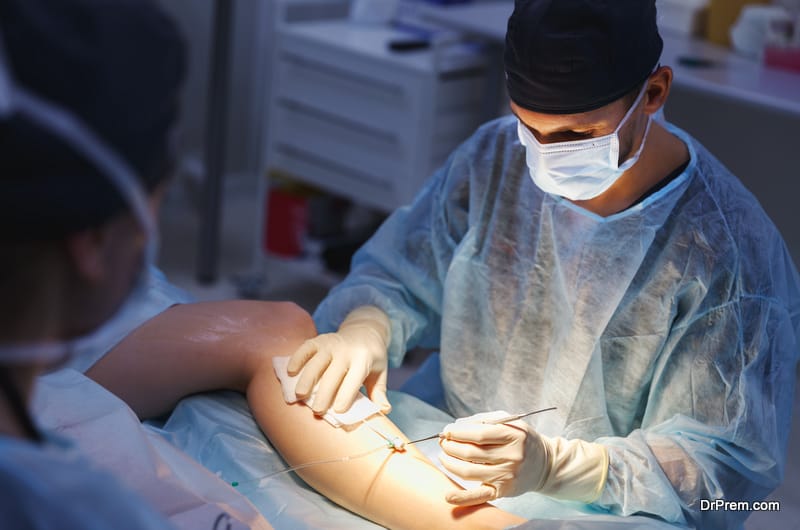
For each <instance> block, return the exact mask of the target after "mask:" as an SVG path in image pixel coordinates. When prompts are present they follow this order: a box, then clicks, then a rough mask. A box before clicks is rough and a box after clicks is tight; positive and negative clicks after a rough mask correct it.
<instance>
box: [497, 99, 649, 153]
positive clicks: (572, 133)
mask: <svg viewBox="0 0 800 530" xmlns="http://www.w3.org/2000/svg"><path fill="white" fill-rule="evenodd" d="M634 99H635V98H631V97H628V96H626V97H623V98H620V99H618V100H617V101H614V102H612V103H610V104H608V105H606V106H604V107H600V108H599V109H595V110H593V111H589V112H581V113H577V114H544V113H541V112H534V111H532V110H528V109H525V108H522V107H520V106H519V105H517V104H516V103H514V102H513V101H512V102H511V112H512V113H513V114H514V115H515V116H516V117H517V118H518V119H519V120H520V121H521V122H522V124H523V125H525V126H526V127H527V128H528V130H529V131H531V133H532V134H533V135H534V136H535V137H536V139H537V140H538V141H539V143H541V144H552V143H557V142H572V141H577V140H585V139H588V138H597V137H600V136H605V135H607V134H611V133H613V132H614V131H615V130H616V128H617V126H619V124H620V122H621V121H622V119H623V118H624V117H625V114H626V113H627V112H628V109H629V108H630V106H631V105H632V104H633V103H634V101H633V100H634ZM645 101H646V98H642V100H641V101H640V102H639V104H638V105H637V106H638V108H637V109H634V111H633V113H632V115H631V117H630V118H629V119H628V121H627V122H626V123H625V124H624V125H623V126H622V128H621V129H620V131H619V140H620V149H619V154H620V160H619V163H620V164H622V163H623V162H624V161H625V160H626V159H628V158H629V157H630V155H631V153H633V152H635V151H636V149H638V148H639V144H640V142H641V141H642V136H643V134H644V129H645V127H646V125H647V117H646V115H645V114H644V112H643V107H644V103H645Z"/></svg>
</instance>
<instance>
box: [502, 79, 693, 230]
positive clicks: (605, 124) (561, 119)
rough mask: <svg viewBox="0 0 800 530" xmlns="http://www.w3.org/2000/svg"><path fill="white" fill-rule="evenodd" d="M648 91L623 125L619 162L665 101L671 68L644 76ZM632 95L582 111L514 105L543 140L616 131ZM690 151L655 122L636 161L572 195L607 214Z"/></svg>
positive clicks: (635, 146) (637, 142) (631, 201)
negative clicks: (595, 190) (594, 190)
mask: <svg viewBox="0 0 800 530" xmlns="http://www.w3.org/2000/svg"><path fill="white" fill-rule="evenodd" d="M645 82H646V83H647V88H646V89H645V96H644V98H642V101H640V102H639V107H640V108H639V109H635V110H634V113H633V115H632V116H631V118H630V121H629V122H628V123H626V124H625V125H624V126H623V128H622V129H621V130H620V132H619V135H620V163H622V162H624V161H625V160H626V159H627V158H629V157H630V155H631V154H632V153H635V152H636V150H637V149H639V146H640V145H641V142H642V138H643V135H644V131H645V128H646V125H647V120H646V116H648V115H649V116H652V115H654V114H655V113H656V112H658V110H659V109H661V108H662V107H663V106H664V104H665V103H666V101H667V98H668V96H669V91H670V87H671V86H672V69H671V68H669V67H668V66H662V67H660V68H658V69H657V70H656V71H655V72H654V73H653V74H652V75H650V77H649V78H648V79H647V81H645ZM630 104H631V102H630V101H628V100H626V99H625V98H622V99H619V100H617V101H615V102H613V103H610V104H608V105H606V106H604V107H601V108H599V109H596V110H593V111H590V112H582V113H578V114H543V113H539V112H533V111H531V110H527V109H524V108H522V107H520V106H519V105H516V104H515V103H513V102H512V103H511V111H512V112H513V113H514V114H515V115H516V116H517V117H518V118H519V119H520V121H522V123H523V124H524V125H526V126H527V127H528V129H529V130H530V131H531V132H532V133H533V134H534V136H536V139H537V140H538V141H539V142H541V143H544V144H547V143H553V142H566V141H571V140H580V139H584V138H592V137H599V136H604V135H606V134H610V133H612V132H614V130H615V129H616V128H617V126H618V125H619V123H620V121H621V120H622V118H623V116H624V115H625V113H626V112H627V111H628V106H629V105H630ZM688 158H689V151H688V149H687V147H686V145H685V144H684V143H683V141H681V140H680V139H679V138H677V137H676V136H674V135H673V134H671V133H670V132H669V131H667V130H666V129H665V128H664V127H662V126H661V125H660V124H659V123H656V122H653V124H652V125H651V126H650V132H649V134H648V137H647V140H646V142H645V147H644V150H643V151H642V154H641V156H640V157H639V161H638V162H637V163H636V164H634V165H633V167H631V168H630V169H629V170H628V171H626V172H625V173H623V174H622V176H621V177H620V178H619V179H618V180H617V181H616V182H615V183H614V184H613V185H612V186H611V187H610V188H609V189H608V190H606V191H605V192H604V193H602V194H600V195H598V196H597V197H595V198H593V199H589V200H585V201H572V202H574V203H575V204H577V205H578V206H581V207H582V208H585V209H586V210H589V211H590V212H593V213H596V214H597V215H600V216H603V217H607V216H609V215H613V214H615V213H618V212H621V211H623V210H625V209H627V208H628V207H630V206H631V205H632V204H634V203H635V202H636V201H637V200H638V199H639V197H641V196H642V195H643V194H644V193H645V192H646V191H647V190H649V189H650V188H652V187H653V186H655V185H656V184H657V183H658V182H659V181H660V180H661V179H663V178H664V177H666V176H667V175H669V173H670V172H672V171H673V170H674V169H675V168H677V167H678V166H680V165H681V164H682V163H683V162H685V161H686V160H688Z"/></svg>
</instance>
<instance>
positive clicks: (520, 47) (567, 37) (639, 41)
mask: <svg viewBox="0 0 800 530" xmlns="http://www.w3.org/2000/svg"><path fill="white" fill-rule="evenodd" d="M662 47H663V43H662V40H661V36H660V35H659V34H658V28H657V27H656V6H655V0H517V1H516V2H515V5H514V12H513V14H512V15H511V17H510V18H509V19H508V31H507V32H506V47H505V57H504V59H505V70H506V85H507V87H508V94H509V96H510V98H511V100H512V101H513V102H514V103H516V104H517V105H519V106H521V107H523V108H526V109H528V110H532V111H534V112H542V113H548V114H574V113H578V112H587V111H590V110H594V109H597V108H600V107H602V106H604V105H607V104H609V103H611V102H613V101H615V100H617V99H619V98H620V97H622V96H624V95H625V94H627V93H628V92H630V91H631V90H633V89H634V88H636V87H637V86H638V85H640V84H641V83H642V82H643V81H644V80H645V79H647V77H648V75H649V74H650V73H651V72H652V71H653V69H654V68H655V66H656V65H657V63H658V60H659V57H660V56H661V49H662Z"/></svg>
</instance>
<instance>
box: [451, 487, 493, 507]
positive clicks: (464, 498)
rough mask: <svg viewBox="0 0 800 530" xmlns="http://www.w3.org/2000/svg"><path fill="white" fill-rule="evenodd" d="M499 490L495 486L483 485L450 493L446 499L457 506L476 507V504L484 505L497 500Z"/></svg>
mask: <svg viewBox="0 0 800 530" xmlns="http://www.w3.org/2000/svg"><path fill="white" fill-rule="evenodd" d="M496 494H497V490H496V489H495V488H494V486H491V485H489V484H483V485H482V486H479V487H477V488H474V489H470V490H451V491H448V492H447V493H446V494H445V496H444V499H445V500H446V501H447V502H448V503H450V504H455V505H457V506H475V505H476V504H483V503H484V502H489V501H491V500H494V499H495V498H497V495H496Z"/></svg>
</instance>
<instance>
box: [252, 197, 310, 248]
mask: <svg viewBox="0 0 800 530" xmlns="http://www.w3.org/2000/svg"><path fill="white" fill-rule="evenodd" d="M265 223H266V226H265V227H264V228H265V230H264V231H263V233H264V241H263V245H264V249H265V250H266V251H267V252H268V253H270V254H275V255H277V256H282V257H285V258H296V257H298V256H301V255H302V254H303V250H304V247H305V238H306V233H307V227H308V197H306V196H305V195H303V194H298V193H293V192H291V191H287V190H284V189H281V188H272V189H270V191H269V193H268V194H267V217H266V219H265Z"/></svg>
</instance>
